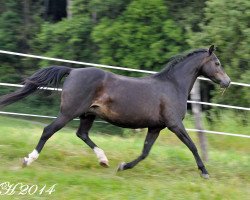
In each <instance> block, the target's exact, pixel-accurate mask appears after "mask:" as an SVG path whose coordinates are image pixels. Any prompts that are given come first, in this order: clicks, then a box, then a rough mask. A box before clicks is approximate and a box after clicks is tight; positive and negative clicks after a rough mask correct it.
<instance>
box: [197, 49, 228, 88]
mask: <svg viewBox="0 0 250 200" xmlns="http://www.w3.org/2000/svg"><path fill="white" fill-rule="evenodd" d="M214 51H215V47H214V45H212V46H211V47H210V48H209V50H208V55H207V56H206V57H205V58H204V60H203V63H202V66H201V75H203V76H205V77H207V78H209V79H211V80H212V81H213V82H215V83H218V84H220V86H221V87H222V88H227V87H228V86H229V85H230V82H231V80H230V78H229V76H228V75H227V74H226V73H225V71H224V69H223V68H222V66H221V63H220V61H219V59H218V58H217V57H216V55H215V54H214V53H213V52H214Z"/></svg>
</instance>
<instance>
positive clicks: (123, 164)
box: [117, 162, 126, 172]
mask: <svg viewBox="0 0 250 200" xmlns="http://www.w3.org/2000/svg"><path fill="white" fill-rule="evenodd" d="M125 165H126V163H125V162H122V163H121V164H120V165H119V166H118V168H117V171H118V172H119V171H123V170H124V166H125Z"/></svg>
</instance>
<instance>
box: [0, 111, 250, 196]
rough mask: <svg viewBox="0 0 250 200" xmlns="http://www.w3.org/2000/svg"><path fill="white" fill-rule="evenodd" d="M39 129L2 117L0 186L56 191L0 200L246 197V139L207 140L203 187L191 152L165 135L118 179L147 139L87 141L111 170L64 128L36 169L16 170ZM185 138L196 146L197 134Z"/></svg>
mask: <svg viewBox="0 0 250 200" xmlns="http://www.w3.org/2000/svg"><path fill="white" fill-rule="evenodd" d="M187 123H189V122H187ZM99 126H100V125H99ZM103 126H105V125H103ZM104 128H105V127H104ZM42 129H43V127H42V125H41V124H37V123H33V122H31V121H26V120H21V119H14V118H8V117H1V116H0V163H1V164H0V177H1V178H0V183H2V182H10V183H11V184H16V183H19V182H22V183H25V184H28V185H30V186H31V185H33V184H37V185H38V186H39V189H41V188H42V187H43V186H44V185H45V184H46V185H47V186H48V187H50V186H52V185H53V184H57V185H56V186H55V192H53V193H52V194H51V195H49V194H42V195H38V194H35V195H28V194H26V195H23V196H22V195H14V196H6V195H0V199H55V200H56V199H60V200H64V199H66V200H67V199H83V200H85V199H87V200H88V199H98V200H99V199H112V200H113V199H118V200H121V199H133V200H134V199H144V200H147V199H150V200H152V199H154V200H155V199H159V200H162V199H174V200H176V199H177V200H178V199H185V200H186V199H197V200H198V199H199V200H200V199H207V200H217V199H218V200H220V199H230V200H231V199H236V200H244V199H249V196H250V140H249V139H247V138H235V137H229V136H218V135H208V140H209V157H210V159H209V162H208V163H206V166H207V169H208V171H209V172H210V176H211V178H210V179H209V180H204V179H202V178H201V177H200V176H199V172H198V170H197V167H196V164H195V161H194V158H193V156H192V154H191V152H190V151H189V150H188V149H187V148H186V147H185V146H184V145H183V144H182V143H181V142H180V141H179V140H178V139H177V138H176V137H175V136H174V134H172V133H170V132H168V131H164V132H163V134H161V136H160V138H159V139H158V140H157V142H156V144H155V145H154V147H153V149H152V151H151V154H150V155H149V157H148V158H147V159H146V160H144V161H143V162H141V163H140V164H139V165H137V166H136V167H135V168H134V169H132V170H127V171H123V172H120V173H116V167H117V165H118V164H119V163H120V162H122V161H131V160H132V159H134V158H136V157H137V156H138V155H139V153H140V152H141V148H142V144H143V140H144V135H145V131H142V132H140V133H139V134H137V135H135V136H130V137H126V138H122V137H119V136H114V135H106V134H97V132H100V130H101V127H98V130H95V129H94V134H92V135H91V138H92V139H93V140H94V141H95V142H96V143H97V144H98V145H99V146H100V147H101V148H102V149H104V151H105V153H106V155H107V157H108V158H109V160H110V168H102V167H101V166H99V165H98V162H97V159H96V157H95V155H94V153H93V152H92V150H91V149H89V148H88V147H87V146H86V145H85V144H83V142H82V141H80V140H79V139H78V138H77V137H76V136H75V130H74V129H73V128H69V127H68V128H64V129H63V130H62V131H59V132H58V133H57V134H55V135H54V136H53V137H52V138H51V139H50V140H49V141H48V142H47V144H46V146H45V148H44V150H43V151H42V153H41V155H40V157H39V159H38V160H37V161H35V162H34V163H33V164H32V165H31V166H29V167H27V168H21V167H20V166H21V158H22V157H23V156H25V155H27V154H28V153H30V152H31V151H32V150H33V149H34V147H35V146H36V144H37V142H38V139H39V138H40V135H41V132H42ZM190 135H191V137H192V138H193V139H194V141H195V142H196V143H197V141H196V137H195V134H194V133H193V134H190ZM0 191H1V190H0Z"/></svg>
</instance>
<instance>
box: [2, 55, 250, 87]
mask: <svg viewBox="0 0 250 200" xmlns="http://www.w3.org/2000/svg"><path fill="white" fill-rule="evenodd" d="M0 53H2V54H9V55H15V56H22V57H29V58H37V59H42V60H52V61H57V62H65V63H72V64H78V65H85V66H92V67H100V68H107V69H117V70H123V71H130V72H140V73H146V74H155V73H157V72H155V71H148V70H140V69H132V68H125V67H117V66H111V65H102V64H95V63H88V62H80V61H74V60H66V59H60V58H52V57H46V56H37V55H33V54H25V53H18V52H13V51H4V50H0ZM199 79H200V80H206V81H210V80H209V79H207V78H204V77H199ZM231 85H238V86H243V87H250V84H247V83H238V82H231Z"/></svg>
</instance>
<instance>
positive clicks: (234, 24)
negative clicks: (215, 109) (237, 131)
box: [188, 0, 250, 107]
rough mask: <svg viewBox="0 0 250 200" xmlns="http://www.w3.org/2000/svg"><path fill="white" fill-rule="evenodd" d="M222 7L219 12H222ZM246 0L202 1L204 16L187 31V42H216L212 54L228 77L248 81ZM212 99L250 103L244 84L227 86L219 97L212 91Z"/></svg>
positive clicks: (249, 35) (249, 37)
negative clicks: (194, 28) (195, 25)
mask: <svg viewBox="0 0 250 200" xmlns="http://www.w3.org/2000/svg"><path fill="white" fill-rule="evenodd" d="M222 10H223V12H222ZM249 10H250V2H249V1H244V0H237V3H236V2H235V1H233V0H210V1H207V2H206V8H205V18H204V19H203V21H202V22H201V23H200V28H201V31H200V32H195V33H193V32H192V33H191V34H190V36H189V38H190V39H189V40H188V42H189V44H190V45H191V46H193V47H195V46H197V45H200V46H207V45H209V44H216V45H217V46H218V49H217V52H216V54H217V55H218V57H219V58H220V60H221V63H222V65H223V66H224V67H225V69H226V71H227V73H228V74H229V76H230V77H231V79H232V80H234V81H237V82H245V83H249V82H250V78H249V77H250V76H249V74H250V66H249V55H250V48H249V43H250V28H249V22H250V15H249ZM213 99H214V101H216V102H219V103H227V104H231V105H241V106H247V107H249V105H250V98H249V91H248V88H243V87H237V86H231V87H230V92H226V93H225V95H224V96H223V97H221V95H215V96H214V98H213Z"/></svg>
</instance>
